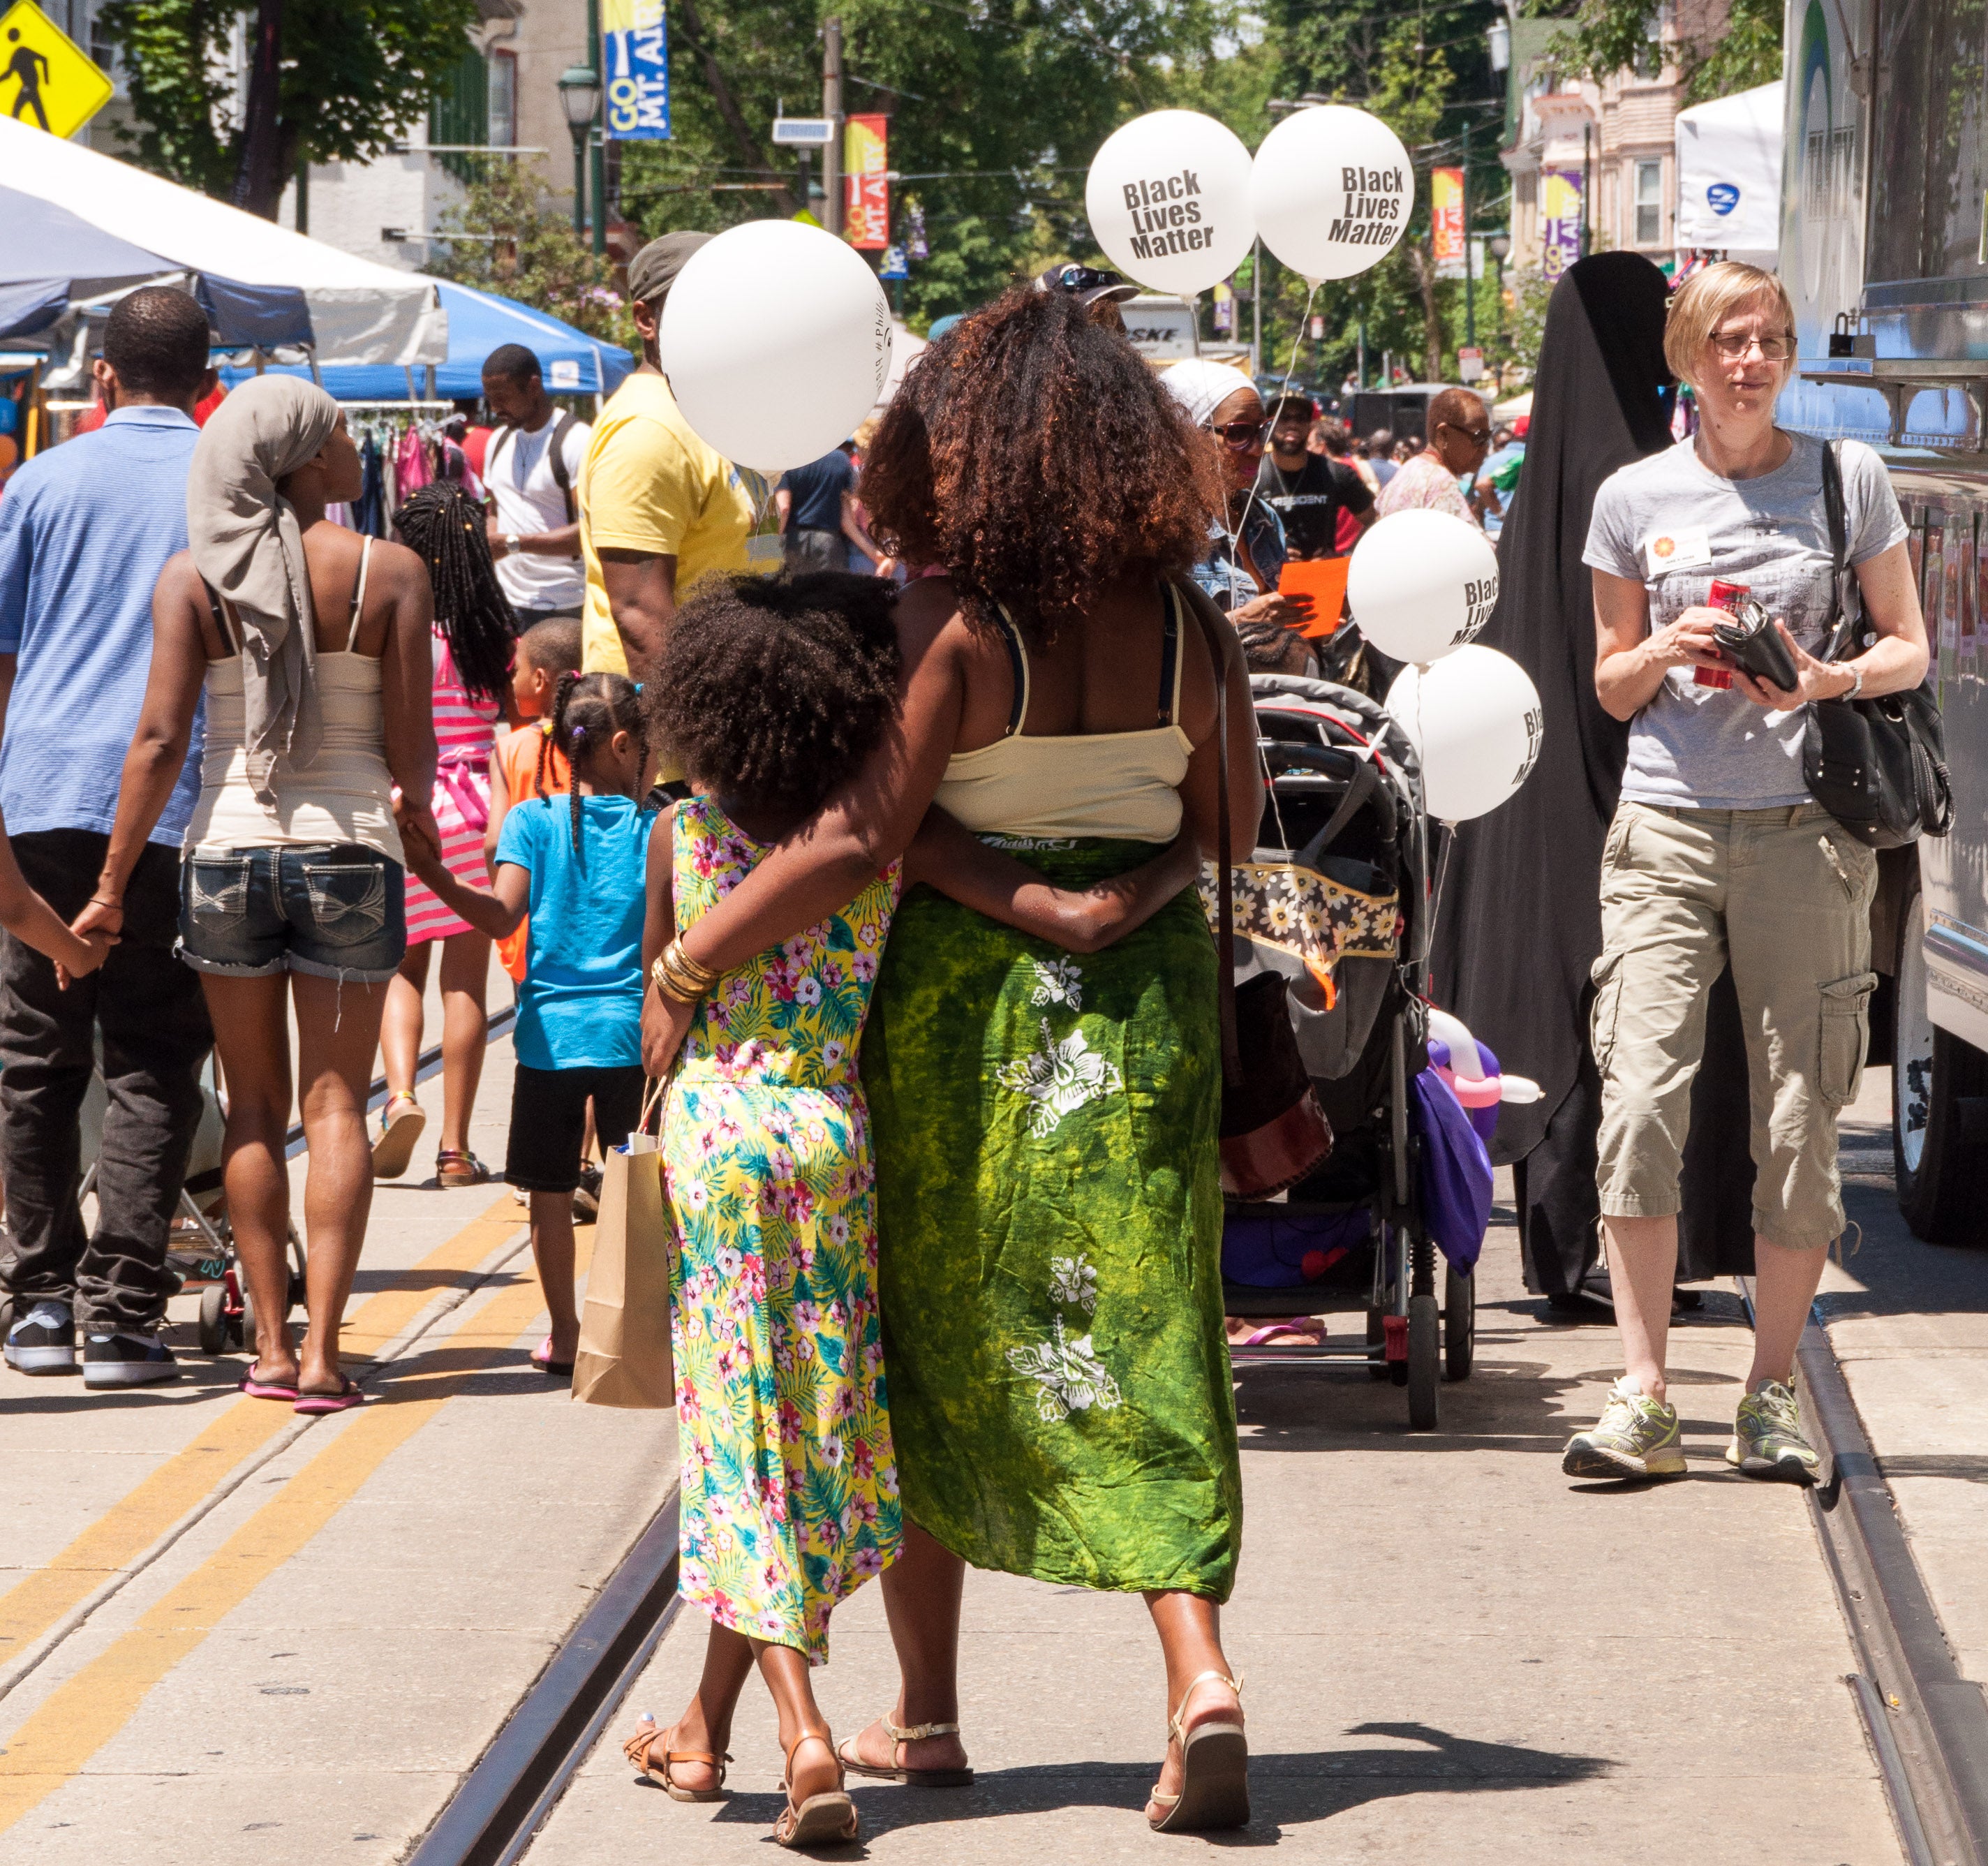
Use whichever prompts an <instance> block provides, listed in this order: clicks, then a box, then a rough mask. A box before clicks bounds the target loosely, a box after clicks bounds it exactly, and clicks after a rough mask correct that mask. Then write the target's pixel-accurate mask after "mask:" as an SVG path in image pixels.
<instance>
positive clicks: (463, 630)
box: [373, 480, 518, 1186]
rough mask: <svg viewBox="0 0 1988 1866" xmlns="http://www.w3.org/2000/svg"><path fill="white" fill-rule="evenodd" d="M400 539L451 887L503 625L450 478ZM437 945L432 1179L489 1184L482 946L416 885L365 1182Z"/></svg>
mask: <svg viewBox="0 0 1988 1866" xmlns="http://www.w3.org/2000/svg"><path fill="white" fill-rule="evenodd" d="M394 526H396V528H397V529H398V530H399V532H400V534H401V536H402V537H403V538H404V539H406V540H407V543H408V545H409V546H411V548H412V549H413V550H414V552H415V553H417V555H418V556H420V558H421V561H422V563H424V564H425V565H426V566H427V567H428V583H429V586H430V587H431V589H432V590H433V591H434V695H433V700H434V725H435V745H436V750H437V757H436V761H435V781H434V799H433V803H434V818H435V821H436V822H437V823H438V824H439V825H440V826H441V835H442V850H441V854H442V860H443V862H444V864H445V865H446V866H447V867H448V870H449V872H450V873H451V874H453V875H454V876H455V877H456V879H457V880H458V881H466V882H472V883H474V882H478V881H482V880H483V879H484V878H485V877H486V875H487V874H489V869H488V868H487V867H486V866H485V859H484V854H483V833H484V830H485V826H486V825H487V824H488V823H489V818H490V756H491V753H492V750H493V749H494V748H495V745H496V742H497V732H496V728H497V727H498V726H499V725H500V724H501V723H502V719H503V715H504V696H505V694H506V693H508V692H509V689H510V685H511V658H512V649H513V645H514V644H515V642H516V637H517V633H518V627H517V620H516V617H514V616H513V615H512V612H511V606H510V604H509V603H508V602H507V601H506V600H505V597H504V592H503V590H502V589H501V588H500V587H499V584H498V582H497V572H496V566H495V565H494V564H493V563H492V562H491V559H490V543H489V537H488V536H487V535H486V529H485V522H484V516H483V513H482V510H481V509H480V508H479V507H478V505H477V504H476V502H475V501H474V500H473V499H471V498H470V497H469V495H468V493H466V492H465V491H464V490H463V489H462V487H461V486H460V485H457V484H455V482H453V481H449V480H438V481H436V482H434V484H432V485H426V486H422V487H421V488H418V490H417V491H415V492H413V493H411V494H410V495H409V496H408V499H407V503H406V504H404V505H402V506H401V509H399V510H398V511H397V512H395V513H394ZM437 941H439V942H440V943H441V998H442V1030H441V1046H442V1117H441V1147H440V1148H439V1149H438V1151H437V1152H436V1154H435V1178H436V1179H437V1181H438V1182H439V1183H440V1184H441V1185H444V1186H464V1185H478V1184H480V1183H481V1182H482V1181H484V1180H485V1179H487V1178H489V1176H490V1175H489V1172H488V1171H486V1169H485V1168H484V1166H483V1165H482V1162H481V1161H478V1159H477V1158H476V1156H475V1154H472V1152H471V1151H469V1134H468V1127H469V1111H470V1110H471V1108H472V1107H474V1106H475V1101H476V1085H477V1082H478V1078H479V1077H481V1076H482V1072H483V1049H484V1039H485V1035H486V1033H487V1029H488V1019H487V1016H486V1012H485V992H486V991H487V990H488V989H489V976H490V941H489V937H488V936H487V935H485V934H482V933H480V932H478V931H476V930H475V928H473V927H472V926H471V925H469V924H468V922H467V921H465V920H464V919H463V918H462V917H461V916H460V915H459V914H455V913H452V912H451V911H449V909H448V908H446V907H445V906H444V905H443V904H442V903H441V901H440V900H439V899H438V898H437V897H436V895H435V894H434V891H433V890H432V889H431V888H429V887H426V886H424V884H422V883H421V882H420V881H417V880H414V879H410V880H409V881H408V883H407V956H406V957H405V958H404V959H403V960H402V961H401V968H400V976H399V977H398V978H397V979H396V980H395V981H394V983H393V984H392V985H391V986H389V988H388V989H387V1011H386V1016H385V1018H384V1021H383V1022H382V1023H381V1026H380V1054H381V1056H382V1057H383V1058H384V1060H385V1063H386V1076H387V1104H386V1106H385V1107H384V1109H382V1110H381V1111H380V1138H379V1141H378V1142H377V1144H376V1145H375V1146H374V1150H373V1171H374V1177H375V1178H382V1179H393V1178H398V1177H399V1176H400V1175H401V1174H402V1173H404V1172H405V1171H407V1165H408V1162H409V1161H411V1159H412V1158H413V1156H414V1143H415V1142H416V1141H418V1139H419V1138H421V1130H422V1129H423V1127H425V1126H426V1124H427V1120H428V1117H427V1116H426V1115H425V1114H424V1113H423V1112H422V1110H421V1104H420V1103H419V1102H418V1100H416V1099H415V1097H414V1073H415V1070H416V1069H417V1067H418V1064H419V1058H420V1056H421V1036H422V1006H421V996H422V993H423V992H424V991H425V990H426V989H427V988H428V966H429V954H430V952H431V951H432V949H433V948H434V945H435V944H436V942H437Z"/></svg>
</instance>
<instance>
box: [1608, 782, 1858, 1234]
mask: <svg viewBox="0 0 1988 1866" xmlns="http://www.w3.org/2000/svg"><path fill="white" fill-rule="evenodd" d="M1877 878H1878V858H1877V857H1876V856H1875V855H1874V854H1872V853H1871V851H1870V850H1868V849H1867V848H1865V847H1864V846H1863V844H1862V843H1859V842H1858V841H1857V840H1855V838H1854V837H1851V835H1849V834H1848V833H1847V832H1846V831H1845V830H1843V829H1842V828H1841V827H1840V826H1839V825H1838V823H1837V822H1836V820H1835V819H1834V817H1833V816H1831V815H1830V814H1829V813H1828V812H1827V810H1824V809H1823V808H1822V806H1821V805H1820V804H1816V803H1804V804H1800V805H1797V806H1794V807H1792V808H1784V809H1780V810H1668V809H1659V808H1657V807H1655V806H1652V805H1650V804H1647V803H1624V804H1623V805H1621V807H1620V808H1619V809H1618V810H1617V811H1616V813H1615V820H1614V823H1612V824H1611V825H1610V827H1609V830H1608V842H1607V843H1606V845H1605V846H1604V849H1603V850H1602V857H1601V940H1602V952H1601V958H1599V959H1597V961H1596V962H1595V965H1594V982H1595V985H1596V988H1597V990H1596V996H1595V1000H1594V1028H1593V1036H1594V1060H1595V1061H1596V1063H1597V1064H1598V1065H1599V1067H1600V1068H1601V1142H1600V1166H1599V1170H1598V1171H1597V1175H1596V1178H1597V1181H1598V1183H1599V1185H1600V1187H1601V1210H1602V1213H1603V1215H1604V1216H1605V1217H1609V1218H1663V1217H1668V1216H1670V1215H1672V1214H1674V1213H1675V1212H1676V1211H1677V1210H1678V1209H1679V1194H1678V1175H1679V1169H1680V1167H1681V1165H1682V1160H1683V1155H1684V1143H1685V1134H1686V1133H1687V1132H1688V1131H1689V1127H1690V1125H1691V1085H1692V1078H1693V1077H1695V1076H1696V1074H1697V1073H1698V1067H1699V1060H1700V1058H1701V1057H1702V1055H1703V1054H1704V1050H1705V1007H1706V999H1707V997H1708V996H1709V993H1710V992H1711V989H1712V985H1713V982H1715V981H1716V979H1717V978H1718V976H1719V972H1721V970H1722V969H1723V968H1724V967H1725V965H1726V962H1727V960H1728V959H1730V960H1731V962H1732V965H1733V983H1734V984H1735V985H1736V986H1737V987H1738V988H1739V1016H1740V1021H1741V1023H1742V1024H1743V1026H1744V1027H1745V1029H1746V1061H1747V1077H1748V1084H1749V1088H1750V1096H1749V1100H1750V1104H1751V1107H1752V1113H1753V1121H1752V1138H1753V1165H1754V1168H1755V1176H1754V1181H1753V1229H1755V1230H1756V1232H1759V1233H1760V1235H1761V1236H1763V1237H1765V1238H1767V1239H1770V1240H1771V1241H1772V1242H1774V1243H1777V1244H1783V1245H1787V1246H1790V1247H1792V1248H1794V1249H1820V1248H1821V1246H1824V1245H1826V1244H1827V1243H1828V1242H1830V1241H1831V1239H1834V1238H1835V1237H1837V1236H1840V1235H1841V1232H1842V1230H1843V1227H1844V1218H1843V1200H1842V1185H1841V1181H1840V1180H1839V1178H1838V1175H1837V1168H1836V1117H1837V1114H1838V1110H1841V1108H1842V1107H1843V1106H1844V1104H1845V1103H1847V1102H1848V1101H1850V1100H1852V1099H1853V1098H1854V1097H1855V1095H1856V1093H1857V1084H1858V1079H1859V1077H1861V1075H1862V1073H1863V1069H1864V1046H1865V1036H1866V1034H1867V1032H1868V1023H1869V1007H1870V1002H1871V990H1872V989H1873V988H1874V987H1875V985H1876V984H1877V982H1878V979H1877V975H1876V974H1875V972H1872V971H1871V969H1870V965H1871V896H1872V894H1874V892H1875V890H1876V887H1877Z"/></svg>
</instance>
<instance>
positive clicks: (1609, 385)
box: [1433, 252, 1753, 1310]
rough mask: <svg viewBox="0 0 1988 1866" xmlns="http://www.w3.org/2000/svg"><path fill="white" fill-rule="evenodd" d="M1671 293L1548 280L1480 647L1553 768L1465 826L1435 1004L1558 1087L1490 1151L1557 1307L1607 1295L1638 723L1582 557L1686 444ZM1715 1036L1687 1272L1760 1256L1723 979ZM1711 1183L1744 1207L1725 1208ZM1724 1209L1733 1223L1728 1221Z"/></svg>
mask: <svg viewBox="0 0 1988 1866" xmlns="http://www.w3.org/2000/svg"><path fill="white" fill-rule="evenodd" d="M1667 293H1668V286H1666V284H1665V279H1664V276H1663V274H1662V272H1658V269H1656V267H1655V266H1654V265H1652V264H1651V263H1650V262H1649V261H1648V260H1647V259H1643V258H1641V256H1640V255H1638V254H1635V253H1628V252H1607V253H1597V254H1595V255H1593V256H1592V257H1591V258H1589V259H1583V260H1581V261H1580V262H1578V263H1577V265H1574V266H1572V267H1570V269H1568V271H1567V273H1566V274H1565V275H1564V276H1563V277H1562V279H1560V282H1559V284H1557V286H1554V293H1553V297H1552V299H1551V300H1550V303H1549V304H1548V306H1547V327H1546V336H1545V340H1544V341H1543V343H1542V344H1541V346H1540V360H1539V368H1538V371H1537V374H1536V376H1535V377H1534V379H1533V416H1532V425H1531V431H1530V433H1529V434H1527V436H1526V458H1525V464H1524V466H1523V468H1522V469H1521V471H1520V477H1519V487H1518V491H1517V493H1516V497H1515V502H1514V503H1513V507H1512V512H1511V516H1510V518H1509V519H1507V520H1506V525H1505V529H1504V531H1503V535H1502V536H1500V538H1499V542H1498V577H1499V589H1498V607H1497V608H1496V610H1495V611H1494V612H1493V615H1492V617H1491V620H1490V622H1489V624H1487V625H1486V628H1485V630H1484V632H1483V634H1482V635H1481V636H1480V637H1479V640H1480V641H1483V643H1484V644H1485V645H1486V646H1487V647H1494V648H1496V649H1498V650H1499V651H1500V652H1501V653H1503V654H1509V655H1510V656H1511V657H1512V658H1513V660H1514V661H1517V662H1518V663H1519V664H1520V666H1521V667H1522V668H1524V669H1525V670H1526V673H1527V674H1530V676H1531V677H1532V681H1533V685H1534V686H1535V687H1537V688H1538V689H1539V695H1540V705H1541V708H1542V709H1543V712H1544V715H1545V721H1544V732H1543V737H1542V740H1541V743H1540V758H1539V762H1538V764H1537V766H1535V767H1534V769H1533V773H1532V775H1531V776H1530V777H1529V778H1528V779H1526V783H1525V784H1524V785H1523V787H1522V788H1521V789H1520V791H1519V793H1518V795H1517V796H1515V797H1513V799H1511V801H1510V803H1506V804H1503V805H1502V806H1500V807H1499V808H1498V809H1497V810H1493V811H1492V812H1491V813H1489V815H1488V816H1480V817H1479V818H1477V819H1476V820H1475V821H1473V822H1469V823H1463V824H1461V825H1459V828H1458V830H1457V831H1456V834H1455V843H1454V844H1453V845H1452V849H1451V851H1450V855H1449V864H1448V872H1447V874H1446V875H1445V878H1444V882H1443V891H1442V900H1441V901H1440V903H1439V918H1438V921H1437V925H1436V928H1435V955H1434V961H1433V968H1434V978H1435V997H1436V1002H1438V1003H1439V1004H1442V1005H1445V1006H1448V1007H1449V1009H1451V1010H1452V1011H1453V1012H1455V1014H1456V1016H1459V1017H1460V1018H1461V1019H1462V1020H1463V1021H1464V1023H1466V1024H1467V1025H1469V1027H1470V1029H1471V1032H1472V1034H1473V1035H1475V1036H1478V1037H1479V1038H1480V1039H1483V1041H1484V1042H1485V1043H1488V1044H1489V1046H1491V1048H1492V1049H1493V1050H1494V1051H1495V1052H1496V1053H1497V1056H1498V1059H1499V1063H1501V1064H1502V1065H1503V1067H1506V1068H1507V1069H1510V1070H1513V1072H1515V1073H1518V1074H1520V1075H1526V1076H1530V1077H1533V1078H1535V1079H1536V1080H1537V1081H1538V1082H1539V1083H1540V1087H1541V1088H1542V1089H1543V1090H1544V1091H1545V1092H1544V1094H1543V1096H1542V1097H1541V1099H1540V1100H1539V1101H1537V1102H1536V1103H1534V1104H1532V1105H1530V1107H1520V1106H1507V1107H1505V1108H1503V1110H1500V1112H1499V1119H1498V1132H1497V1138H1496V1142H1495V1143H1494V1144H1493V1149H1492V1154H1493V1160H1494V1161H1496V1163H1497V1164H1499V1165H1511V1166H1512V1167H1513V1169H1514V1171H1513V1178H1514V1184H1515V1188H1516V1202H1517V1205H1518V1217H1519V1229H1520V1240H1521V1243H1522V1245H1523V1251H1524V1256H1525V1273H1526V1287H1527V1288H1528V1289H1530V1290H1534V1291H1537V1293H1540V1294H1543V1295H1544V1296H1547V1299H1548V1300H1549V1301H1550V1303H1552V1304H1553V1306H1554V1307H1555V1308H1556V1309H1567V1310H1580V1309H1581V1308H1582V1307H1586V1306H1588V1305H1587V1299H1586V1296H1584V1293H1583V1290H1584V1286H1586V1289H1587V1291H1588V1292H1590V1293H1605V1285H1601V1284H1599V1283H1598V1279H1597V1278H1596V1277H1595V1275H1594V1269H1595V1265H1596V1263H1597V1258H1598V1255H1599V1249H1600V1239H1599V1221H1600V1217H1601V1201H1600V1198H1599V1197H1598V1196H1597V1192H1596V1190H1595V1183H1594V1168H1595V1136H1596V1133H1597V1129H1598V1127H1599V1125H1600V1121H1601V1079H1600V1077H1599V1075H1598V1073H1597V1070H1596V1069H1595V1066H1594V1057H1593V1056H1592V1055H1591V1053H1590V1051H1589V1048H1588V1010H1589V1006H1591V1003H1592V1002H1593V995H1594V994H1593V987H1592V985H1591V983H1590V981H1589V968H1591V966H1592V965H1594V961H1595V960H1596V958H1598V957H1599V956H1600V955H1601V846H1602V843H1603V841H1604V839H1605V837H1606V836H1607V834H1608V824H1609V821H1610V819H1611V817H1613V816H1614V813H1615V803H1616V797H1617V793H1618V792H1619V791H1620V789H1621V783H1622V766H1623V762H1624V759H1625V756H1626V755H1627V751H1628V734H1629V728H1628V726H1627V725H1625V724H1624V723H1623V722H1621V721H1620V720H1616V719H1611V718H1610V717H1609V716H1608V714H1606V713H1605V712H1603V711H1602V710H1601V702H1600V701H1598V700H1597V698H1595V695H1594V653H1595V647H1594V601H1593V586H1592V583H1591V573H1590V572H1589V570H1588V569H1587V566H1586V565H1585V564H1584V563H1582V562H1581V553H1582V551H1583V550H1584V549H1585V547H1586V546H1587V528H1588V522H1589V519H1590V518H1591V516H1592V515H1593V512H1594V495H1595V494H1596V492H1597V491H1598V490H1599V489H1600V488H1601V482H1603V481H1604V479H1606V478H1608V476H1609V475H1610V474H1611V473H1613V472H1614V471H1615V470H1616V468H1618V467H1621V466H1626V465H1628V463H1629V462H1630V461H1632V460H1639V459H1641V458H1643V457H1644V456H1645V455H1649V454H1653V453H1657V452H1660V451H1662V449H1664V448H1666V447H1668V446H1669V445H1672V441H1671V431H1670V415H1671V404H1672V377H1671V374H1670V370H1669V369H1668V367H1667V366H1666V365H1665V362H1664V317H1665V306H1666V302H1667ZM1747 1131H1748V1121H1747V1111H1746V1056H1745V1051H1744V1050H1743V1046H1742V1044H1741V1041H1740V1029H1739V1003H1738V1000H1737V999H1736V998H1735V996H1733V987H1732V982H1731V979H1730V977H1729V976H1728V977H1726V978H1723V979H1721V980H1720V981H1719V985H1717V986H1716V988H1715V989H1714V991H1713V993H1712V1002H1711V1006H1710V1009H1709V1016H1708V1027H1707V1030H1706V1062H1705V1065H1704V1067H1702V1069H1701V1070H1700V1071H1699V1077H1698V1080H1697V1083H1696V1087H1695V1088H1694V1091H1693V1095H1692V1138H1691V1141H1690V1143H1689V1144H1688V1145H1687V1147H1686V1148H1685V1167H1684V1181H1683V1192H1684V1205H1685V1209H1684V1213H1683V1216H1682V1222H1681V1223H1680V1225H1679V1271H1678V1276H1679V1281H1680V1282H1684V1281H1689V1280H1695V1279H1700V1278H1703V1277H1706V1276H1715V1275H1722V1274H1727V1273H1733V1272H1737V1271H1746V1270H1750V1269H1751V1268H1752V1257H1753V1239H1752V1236H1751V1234H1750V1232H1749V1231H1748V1229H1747V1222H1746V1216H1745V1215H1746V1213H1747V1212H1749V1210H1750V1202H1749V1199H1748V1198H1747V1197H1746V1196H1744V1195H1747V1194H1750V1192H1751V1188H1752V1182H1753V1163H1752V1161H1751V1160H1750V1158H1749V1157H1748V1154H1747V1150H1746V1134H1747ZM1712 1188H1725V1190H1726V1195H1727V1198H1729V1200H1730V1202H1729V1203H1726V1204H1724V1205H1723V1207H1722V1205H1721V1202H1720V1201H1719V1200H1718V1199H1716V1198H1713V1197H1712V1196H1710V1194H1711V1192H1712ZM1734 1188H1738V1191H1739V1193H1740V1194H1741V1196H1738V1197H1734V1196H1733V1190H1734ZM1722 1209H1723V1211H1724V1212H1727V1213H1732V1212H1738V1213H1739V1214H1740V1218H1739V1221H1738V1222H1737V1223H1734V1222H1730V1221H1729V1220H1721V1219H1719V1217H1718V1216H1717V1214H1718V1213H1719V1212H1720V1211H1721V1210H1722Z"/></svg>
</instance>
